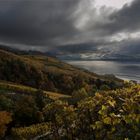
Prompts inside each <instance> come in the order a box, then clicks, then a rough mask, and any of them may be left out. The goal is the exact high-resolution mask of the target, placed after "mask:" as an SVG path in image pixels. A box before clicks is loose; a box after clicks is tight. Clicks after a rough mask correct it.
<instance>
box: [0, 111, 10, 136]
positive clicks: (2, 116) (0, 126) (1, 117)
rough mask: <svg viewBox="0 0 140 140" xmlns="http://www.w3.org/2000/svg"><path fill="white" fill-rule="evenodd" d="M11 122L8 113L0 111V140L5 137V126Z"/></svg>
mask: <svg viewBox="0 0 140 140" xmlns="http://www.w3.org/2000/svg"><path fill="white" fill-rule="evenodd" d="M11 121H12V116H11V114H10V113H9V112H6V111H0V137H1V138H2V137H3V136H4V135H5V132H6V130H7V124H9V123H10V122H11Z"/></svg>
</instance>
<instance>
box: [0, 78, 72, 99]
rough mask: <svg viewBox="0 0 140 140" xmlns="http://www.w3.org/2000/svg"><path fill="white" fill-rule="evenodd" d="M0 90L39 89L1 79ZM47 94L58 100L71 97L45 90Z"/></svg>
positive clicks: (26, 92)
mask: <svg viewBox="0 0 140 140" xmlns="http://www.w3.org/2000/svg"><path fill="white" fill-rule="evenodd" d="M0 90H8V91H11V92H23V93H24V94H31V93H33V94H35V93H36V91H37V90H38V89H36V88H32V87H28V86H24V85H18V84H14V83H11V82H4V81H0ZM44 93H46V95H48V96H49V97H50V98H51V99H53V100H56V99H59V98H70V97H71V96H68V95H64V94H61V93H56V92H49V91H44Z"/></svg>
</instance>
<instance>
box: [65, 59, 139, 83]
mask: <svg viewBox="0 0 140 140" xmlns="http://www.w3.org/2000/svg"><path fill="white" fill-rule="evenodd" d="M66 62H67V63H69V64H72V65H74V66H77V67H80V68H84V69H87V70H89V71H91V72H94V73H97V74H102V75H103V74H114V75H116V76H117V77H119V78H122V79H127V80H135V81H138V82H140V62H125V61H124V62H120V61H66Z"/></svg>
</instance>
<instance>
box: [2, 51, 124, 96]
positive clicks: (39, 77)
mask: <svg viewBox="0 0 140 140" xmlns="http://www.w3.org/2000/svg"><path fill="white" fill-rule="evenodd" d="M0 65H1V67H0V80H4V81H10V82H14V83H17V84H22V85H27V86H31V87H35V88H42V89H44V90H47V91H55V92H61V93H64V94H71V92H72V90H73V89H74V88H75V85H76V86H77V83H75V81H74V79H78V80H79V79H80V80H81V79H82V80H83V79H84V80H85V81H88V82H87V84H94V83H92V82H91V81H95V80H97V79H100V80H102V81H107V82H111V81H113V82H116V83H119V84H120V83H122V81H121V80H119V79H117V78H115V77H111V78H110V77H104V76H99V75H97V74H95V73H91V72H89V71H87V70H83V69H79V68H76V67H74V66H71V65H69V64H66V63H63V62H61V61H59V60H58V59H56V58H52V57H47V56H39V55H33V56H31V55H16V54H14V53H11V52H7V51H4V50H0ZM75 77H76V78H75ZM89 81H90V83H89ZM66 82H67V83H66ZM69 84H70V85H72V86H71V87H70V88H67V87H68V85H69ZM65 88H66V89H65ZM63 90H64V91H63Z"/></svg>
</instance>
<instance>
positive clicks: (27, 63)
mask: <svg viewBox="0 0 140 140" xmlns="http://www.w3.org/2000/svg"><path fill="white" fill-rule="evenodd" d="M0 139H6V140H139V139H140V85H139V84H136V83H133V82H124V81H122V80H119V79H117V78H115V77H114V76H100V75H96V74H94V73H90V72H88V71H85V70H82V69H78V68H75V67H73V66H71V65H68V64H65V63H63V62H60V61H59V60H57V59H55V58H51V57H46V56H31V55H16V54H14V53H10V52H7V51H3V50H1V51H0Z"/></svg>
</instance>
